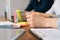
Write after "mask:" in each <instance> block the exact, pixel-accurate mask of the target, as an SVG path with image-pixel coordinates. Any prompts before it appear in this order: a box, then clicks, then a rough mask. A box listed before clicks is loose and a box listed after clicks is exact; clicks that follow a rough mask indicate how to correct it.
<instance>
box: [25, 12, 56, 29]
mask: <svg viewBox="0 0 60 40" xmlns="http://www.w3.org/2000/svg"><path fill="white" fill-rule="evenodd" d="M26 17H27V22H28V24H29V25H30V27H43V28H44V27H46V28H56V25H57V24H56V23H57V20H56V19H55V18H45V17H44V16H42V15H40V14H39V13H38V12H29V13H28V14H27V15H26Z"/></svg>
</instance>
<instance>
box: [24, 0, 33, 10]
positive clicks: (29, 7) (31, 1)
mask: <svg viewBox="0 0 60 40" xmlns="http://www.w3.org/2000/svg"><path fill="white" fill-rule="evenodd" d="M33 2H34V0H30V3H29V4H28V6H27V8H26V9H25V11H31V10H32V9H33Z"/></svg>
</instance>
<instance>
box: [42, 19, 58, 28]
mask: <svg viewBox="0 0 60 40" xmlns="http://www.w3.org/2000/svg"><path fill="white" fill-rule="evenodd" d="M42 25H43V26H42V27H47V28H57V18H46V19H45V20H44V23H43V24H42Z"/></svg>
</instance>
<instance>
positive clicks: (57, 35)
mask: <svg viewBox="0 0 60 40" xmlns="http://www.w3.org/2000/svg"><path fill="white" fill-rule="evenodd" d="M30 31H31V32H32V33H33V34H34V35H36V36H37V37H38V38H40V39H42V40H60V30H58V29H40V28H37V29H36V28H31V29H30Z"/></svg>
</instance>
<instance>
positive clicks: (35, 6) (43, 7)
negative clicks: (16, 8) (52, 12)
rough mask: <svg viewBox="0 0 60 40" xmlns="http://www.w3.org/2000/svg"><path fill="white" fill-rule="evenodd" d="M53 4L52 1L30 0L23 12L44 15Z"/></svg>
mask: <svg viewBox="0 0 60 40" xmlns="http://www.w3.org/2000/svg"><path fill="white" fill-rule="evenodd" d="M53 3H54V0H30V3H29V4H28V6H27V8H26V9H25V11H29V12H30V11H32V10H34V11H35V12H43V13H45V12H46V11H48V10H49V9H50V8H51V6H52V4H53Z"/></svg>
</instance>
